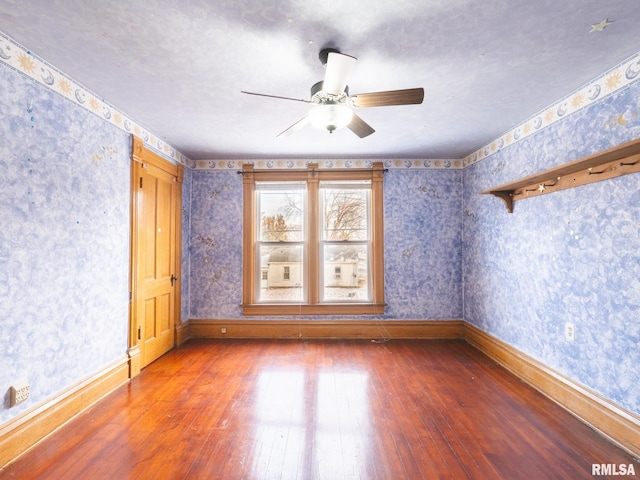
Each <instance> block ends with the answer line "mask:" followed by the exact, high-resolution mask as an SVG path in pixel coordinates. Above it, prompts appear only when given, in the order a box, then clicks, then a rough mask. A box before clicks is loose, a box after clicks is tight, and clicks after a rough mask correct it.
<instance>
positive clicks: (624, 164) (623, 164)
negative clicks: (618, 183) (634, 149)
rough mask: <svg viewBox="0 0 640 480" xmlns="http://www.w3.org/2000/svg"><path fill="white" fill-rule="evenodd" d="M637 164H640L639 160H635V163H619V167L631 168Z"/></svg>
mask: <svg viewBox="0 0 640 480" xmlns="http://www.w3.org/2000/svg"><path fill="white" fill-rule="evenodd" d="M638 162H640V160H636V161H635V162H629V163H625V162H620V166H621V167H632V166H633V165H635V164H636V163H638Z"/></svg>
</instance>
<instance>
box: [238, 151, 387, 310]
mask: <svg viewBox="0 0 640 480" xmlns="http://www.w3.org/2000/svg"><path fill="white" fill-rule="evenodd" d="M384 171H385V169H384V167H383V164H382V162H374V163H373V165H372V167H371V168H353V169H351V168H350V169H319V168H318V164H317V163H310V164H308V165H307V169H305V170H302V169H299V170H293V169H292V170H272V169H269V170H257V169H254V166H253V165H252V164H244V165H243V166H242V172H241V173H242V182H243V227H244V229H243V268H242V271H243V278H242V304H241V308H242V313H243V314H244V315H247V316H254V315H268V316H270V315H283V316H288V315H380V314H382V313H384V307H385V306H386V303H385V301H384V212H383V175H384ZM344 180H368V181H370V182H371V218H370V229H371V232H370V234H371V252H370V255H371V259H370V268H371V279H370V280H371V299H370V301H368V302H354V303H346V302H341V303H328V302H320V296H321V295H320V288H321V287H320V285H319V283H320V282H319V280H320V277H321V275H320V274H319V272H320V267H321V265H320V252H319V248H320V244H321V242H320V241H319V236H320V232H319V227H318V226H319V225H320V222H318V216H319V214H320V213H319V203H320V202H319V188H320V181H344ZM260 181H271V182H273V181H275V182H279V181H281V182H287V181H305V182H306V184H307V191H308V205H307V215H308V219H307V222H308V238H307V240H306V241H307V242H308V243H307V254H308V261H307V268H306V269H305V273H304V275H305V279H304V281H305V282H306V285H307V289H308V290H307V295H308V298H307V302H304V303H298V302H296V303H293V302H292V303H262V302H260V303H258V302H257V301H256V300H257V299H256V290H255V285H256V280H257V278H258V277H257V272H258V269H257V265H256V255H255V249H256V244H257V242H256V238H257V237H256V236H257V231H258V228H259V226H258V225H257V224H256V218H257V217H256V212H255V208H256V205H255V191H256V182H260Z"/></svg>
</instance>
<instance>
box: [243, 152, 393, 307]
mask: <svg viewBox="0 0 640 480" xmlns="http://www.w3.org/2000/svg"><path fill="white" fill-rule="evenodd" d="M383 172H384V170H383V167H382V163H380V162H377V163H375V164H374V166H373V168H368V169H348V170H347V169H343V170H319V169H318V165H317V164H310V165H309V166H308V168H307V170H286V171H282V170H278V171H275V170H254V169H253V166H252V165H244V166H243V172H242V173H243V183H244V194H243V197H244V198H243V200H244V218H243V222H244V238H243V242H244V246H243V261H244V265H243V275H244V277H243V304H242V308H243V313H244V314H245V315H296V314H297V315H300V314H303V315H316V314H318V315H340V314H354V315H366V314H380V313H382V312H383V311H384V306H385V304H384V284H383V269H384V262H383V224H382V223H383V214H382V176H383Z"/></svg>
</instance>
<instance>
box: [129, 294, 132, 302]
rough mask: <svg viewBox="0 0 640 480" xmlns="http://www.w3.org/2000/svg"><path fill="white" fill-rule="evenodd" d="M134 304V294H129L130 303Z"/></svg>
mask: <svg viewBox="0 0 640 480" xmlns="http://www.w3.org/2000/svg"><path fill="white" fill-rule="evenodd" d="M131 302H133V292H129V303H131Z"/></svg>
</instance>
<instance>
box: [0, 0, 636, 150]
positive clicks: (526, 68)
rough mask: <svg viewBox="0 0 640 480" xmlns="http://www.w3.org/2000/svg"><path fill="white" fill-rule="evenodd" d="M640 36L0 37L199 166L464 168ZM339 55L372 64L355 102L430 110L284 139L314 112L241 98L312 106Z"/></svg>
mask: <svg viewBox="0 0 640 480" xmlns="http://www.w3.org/2000/svg"><path fill="white" fill-rule="evenodd" d="M606 19H608V20H609V22H611V23H610V24H609V25H608V26H606V28H604V29H603V30H597V29H593V28H592V25H595V24H599V23H600V22H602V21H603V20H606ZM638 25H640V2H638V0H607V1H606V2H604V1H601V0H563V1H558V0H535V1H532V0H493V1H484V2H479V1H477V0H422V1H416V0H395V1H393V2H390V1H388V0H367V1H356V0H334V1H332V2H311V1H306V0H281V1H278V0H215V1H214V0H209V1H205V0H127V1H124V0H110V1H107V0H0V31H3V32H4V33H6V34H7V35H9V36H10V37H12V38H13V39H14V40H16V41H17V42H19V43H21V44H22V45H24V46H25V47H26V48H28V49H30V50H31V51H32V52H33V53H35V54H36V55H38V56H39V57H41V58H43V59H44V60H46V61H47V62H48V63H50V64H52V65H53V66H55V67H57V68H58V69H60V70H61V71H62V72H64V73H65V74H67V75H69V76H70V77H71V78H73V79H74V80H76V81H78V82H80V83H81V84H83V85H85V86H86V87H87V88H88V89H90V90H91V91H93V92H95V93H96V94H97V95H98V96H100V97H101V98H104V99H105V100H107V101H108V102H110V103H111V104H112V105H114V106H115V107H117V108H118V109H120V110H121V111H122V112H125V113H126V114H127V115H130V116H131V118H133V119H134V120H135V121H137V122H138V123H139V124H140V125H143V126H144V127H145V128H147V129H149V130H150V131H152V132H153V133H154V134H156V135H158V136H159V137H160V138H161V139H163V140H164V141H165V142H167V143H169V144H170V145H171V146H173V147H175V148H176V149H178V150H179V151H180V152H182V153H183V154H185V155H187V156H188V157H189V158H191V159H193V160H198V159H236V158H273V157H281V158H285V157H296V158H318V157H323V158H331V157H339V158H349V157H359V158H362V157H374V158H375V157H384V158H462V157H464V156H465V155H468V154H469V153H471V152H473V151H475V150H476V149H479V148H481V147H483V146H484V145H487V144H488V143H490V142H491V141H492V140H494V139H495V138H497V137H498V136H499V135H501V134H502V133H503V132H505V131H506V130H508V129H509V128H512V127H513V126H515V125H516V124H518V123H519V122H522V121H523V120H525V119H526V118H528V117H529V116H531V115H533V114H535V113H537V112H539V111H540V110H542V109H544V108H545V107H547V106H549V105H550V104H552V103H553V102H555V101H557V100H559V99H561V98H562V97H564V96H565V95H568V94H569V93H571V92H572V91H574V90H575V89H577V88H579V87H581V86H582V85H584V84H585V83H587V82H589V81H590V80H592V79H593V78H595V77H596V76H597V75H599V74H601V73H602V72H604V71H605V70H607V69H609V68H611V67H613V66H615V65H616V64H618V63H619V62H622V61H623V60H625V59H627V58H628V57H630V56H631V55H633V54H635V53H637V52H638V49H639V48H640V44H639V42H638V39H639V37H638ZM593 30H595V31H593ZM325 46H332V47H336V48H338V49H339V50H340V51H342V52H343V53H346V54H349V55H352V56H355V57H357V58H358V63H357V65H356V67H355V70H354V72H353V74H352V76H351V79H350V81H349V89H350V92H351V93H352V94H357V93H365V92H372V91H380V90H394V89H404V88H413V87H424V89H425V99H424V103H423V104H422V105H409V106H394V107H375V108H366V109H358V111H357V113H358V115H360V116H361V117H362V118H363V119H364V120H365V121H366V122H367V123H369V124H370V125H371V126H373V128H375V130H376V133H374V134H373V135H371V136H369V137H366V138H364V139H360V138H358V137H357V136H355V135H354V134H353V133H352V132H350V131H349V130H347V129H343V130H339V131H337V132H335V133H334V134H332V135H329V134H328V133H326V132H323V131H320V130H315V129H314V128H313V127H311V126H307V127H305V128H304V129H303V130H301V131H299V132H298V133H296V134H295V135H294V136H291V137H284V138H276V135H277V134H278V133H280V132H281V131H282V130H284V129H286V128H287V127H288V126H290V125H291V124H293V123H295V122H296V121H298V120H299V119H300V118H302V117H304V116H305V115H306V112H307V110H308V109H309V106H308V105H307V104H305V103H301V102H292V101H287V100H277V99H271V98H261V97H256V96H250V95H244V94H242V93H240V91H241V90H249V91H254V92H262V93H265V94H271V95H281V96H287V97H293V98H301V99H308V98H309V89H310V87H311V85H312V84H314V83H315V82H317V81H319V80H321V79H322V78H323V75H324V67H323V66H322V64H321V63H320V61H319V60H318V52H319V50H320V49H321V48H322V47H325Z"/></svg>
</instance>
